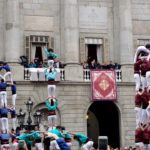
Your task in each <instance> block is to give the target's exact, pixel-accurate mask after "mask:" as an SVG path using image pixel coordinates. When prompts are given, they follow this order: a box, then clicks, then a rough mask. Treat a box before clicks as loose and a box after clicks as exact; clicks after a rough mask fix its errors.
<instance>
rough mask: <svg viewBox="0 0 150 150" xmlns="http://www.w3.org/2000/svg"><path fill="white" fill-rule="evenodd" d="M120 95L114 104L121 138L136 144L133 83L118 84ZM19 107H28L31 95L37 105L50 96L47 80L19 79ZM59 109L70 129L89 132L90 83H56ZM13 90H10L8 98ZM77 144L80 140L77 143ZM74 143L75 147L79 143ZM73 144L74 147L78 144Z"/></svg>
mask: <svg viewBox="0 0 150 150" xmlns="http://www.w3.org/2000/svg"><path fill="white" fill-rule="evenodd" d="M117 88H118V90H117V91H118V99H117V102H115V104H116V105H117V107H118V109H119V111H120V114H119V116H120V119H119V120H120V137H121V139H120V142H121V145H123V146H129V145H134V129H135V113H134V85H133V84H127V83H119V84H118V87H117ZM17 89H18V90H17V93H18V96H17V101H16V106H17V109H19V108H20V107H21V108H23V110H24V111H25V110H26V106H25V104H24V102H26V101H27V99H28V98H29V97H31V99H32V100H33V101H34V109H33V112H34V111H35V109H36V108H37V106H38V105H39V104H42V103H43V102H44V100H45V98H47V83H45V82H29V81H26V82H17ZM56 91H57V98H58V100H59V105H58V109H59V112H60V117H61V118H59V119H60V120H61V125H63V126H65V127H66V129H67V130H68V131H72V132H75V133H76V132H80V133H84V134H87V120H86V115H87V111H88V109H89V107H90V105H91V104H92V102H91V101H90V97H91V96H90V95H91V89H90V83H84V82H60V83H58V84H57V89H56ZM10 96H11V93H10V92H9V90H8V101H9V103H10V102H11V100H10ZM75 145H76V146H77V143H75ZM76 146H75V147H76ZM75 147H74V150H76V148H75Z"/></svg>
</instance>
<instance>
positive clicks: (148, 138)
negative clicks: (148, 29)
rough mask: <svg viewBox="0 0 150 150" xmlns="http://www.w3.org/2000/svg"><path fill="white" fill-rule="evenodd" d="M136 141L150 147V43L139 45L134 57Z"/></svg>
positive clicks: (143, 147)
mask: <svg viewBox="0 0 150 150" xmlns="http://www.w3.org/2000/svg"><path fill="white" fill-rule="evenodd" d="M134 79H135V83H136V86H135V112H136V130H135V143H136V145H139V146H140V147H141V148H142V149H145V150H148V149H150V44H147V45H146V46H139V47H138V48H137V50H136V53H135V57H134Z"/></svg>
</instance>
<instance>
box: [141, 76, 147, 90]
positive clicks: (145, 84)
mask: <svg viewBox="0 0 150 150" xmlns="http://www.w3.org/2000/svg"><path fill="white" fill-rule="evenodd" d="M141 82H142V89H143V90H144V89H145V87H147V82H146V77H143V76H141Z"/></svg>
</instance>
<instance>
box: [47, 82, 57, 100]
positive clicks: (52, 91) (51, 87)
mask: <svg viewBox="0 0 150 150" xmlns="http://www.w3.org/2000/svg"><path fill="white" fill-rule="evenodd" d="M47 89H48V97H56V95H55V94H56V92H55V91H56V85H48V86H47Z"/></svg>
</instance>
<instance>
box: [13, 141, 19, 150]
mask: <svg viewBox="0 0 150 150" xmlns="http://www.w3.org/2000/svg"><path fill="white" fill-rule="evenodd" d="M11 148H12V150H17V149H18V143H17V142H15V143H12V147H11Z"/></svg>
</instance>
